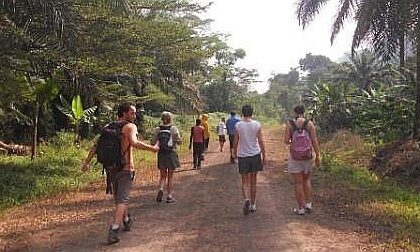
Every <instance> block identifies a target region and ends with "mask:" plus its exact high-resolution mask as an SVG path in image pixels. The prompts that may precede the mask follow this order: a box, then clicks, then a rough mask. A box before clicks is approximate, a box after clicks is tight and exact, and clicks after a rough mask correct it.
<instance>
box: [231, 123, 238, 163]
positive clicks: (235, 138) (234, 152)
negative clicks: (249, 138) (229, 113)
mask: <svg viewBox="0 0 420 252" xmlns="http://www.w3.org/2000/svg"><path fill="white" fill-rule="evenodd" d="M238 143H239V133H238V129H236V130H235V135H234V137H233V153H232V158H236V157H237V153H238Z"/></svg>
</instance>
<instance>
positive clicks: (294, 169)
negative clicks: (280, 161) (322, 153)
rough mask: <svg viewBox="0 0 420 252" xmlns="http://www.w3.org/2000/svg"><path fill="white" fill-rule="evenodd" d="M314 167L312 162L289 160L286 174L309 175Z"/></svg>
mask: <svg viewBox="0 0 420 252" xmlns="http://www.w3.org/2000/svg"><path fill="white" fill-rule="evenodd" d="M313 166H314V161H313V160H312V159H310V160H294V159H291V158H289V161H288V162H287V172H288V173H301V172H303V173H304V174H311V173H312V170H313Z"/></svg>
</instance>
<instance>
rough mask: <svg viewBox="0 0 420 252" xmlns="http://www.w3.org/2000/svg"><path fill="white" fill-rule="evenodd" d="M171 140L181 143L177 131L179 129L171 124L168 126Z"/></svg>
mask: <svg viewBox="0 0 420 252" xmlns="http://www.w3.org/2000/svg"><path fill="white" fill-rule="evenodd" d="M170 131H171V134H172V137H173V140H174V142H175V143H176V144H182V138H181V134H180V133H179V130H178V128H177V127H175V126H172V127H171V128H170Z"/></svg>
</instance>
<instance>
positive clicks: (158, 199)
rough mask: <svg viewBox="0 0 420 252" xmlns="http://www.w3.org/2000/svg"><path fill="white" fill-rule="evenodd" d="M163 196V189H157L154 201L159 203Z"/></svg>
mask: <svg viewBox="0 0 420 252" xmlns="http://www.w3.org/2000/svg"><path fill="white" fill-rule="evenodd" d="M162 197H163V190H159V192H158V194H157V196H156V202H158V203H161V202H162Z"/></svg>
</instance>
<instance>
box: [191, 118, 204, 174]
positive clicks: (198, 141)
mask: <svg viewBox="0 0 420 252" xmlns="http://www.w3.org/2000/svg"><path fill="white" fill-rule="evenodd" d="M191 146H192V148H193V164H194V169H197V170H200V169H201V156H202V155H203V151H204V128H203V126H201V120H200V119H197V120H195V126H193V127H191V134H190V145H189V149H190V150H191Z"/></svg>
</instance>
